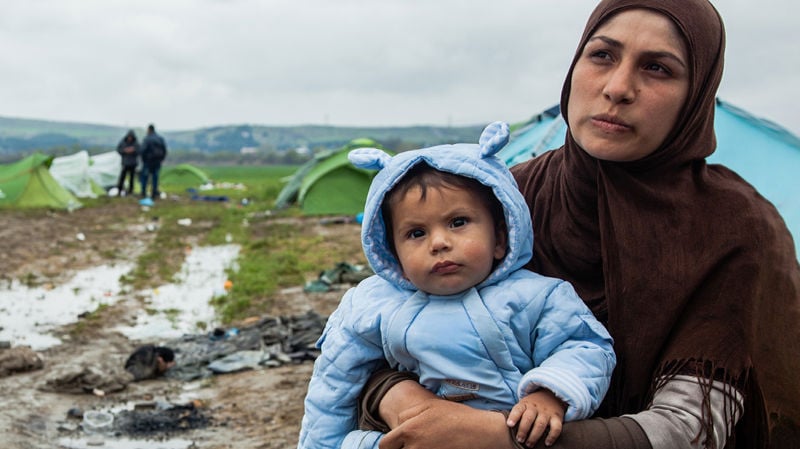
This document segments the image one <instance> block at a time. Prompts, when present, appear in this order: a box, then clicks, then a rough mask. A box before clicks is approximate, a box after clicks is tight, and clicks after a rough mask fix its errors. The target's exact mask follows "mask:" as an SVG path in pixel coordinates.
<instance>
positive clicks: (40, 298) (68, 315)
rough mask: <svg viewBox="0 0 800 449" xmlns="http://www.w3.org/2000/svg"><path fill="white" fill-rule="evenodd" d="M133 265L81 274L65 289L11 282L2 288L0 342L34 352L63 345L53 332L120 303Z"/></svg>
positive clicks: (63, 287)
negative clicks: (124, 279)
mask: <svg viewBox="0 0 800 449" xmlns="http://www.w3.org/2000/svg"><path fill="white" fill-rule="evenodd" d="M131 268H133V265H131V264H116V265H103V266H99V267H94V268H90V269H88V270H84V271H81V272H78V273H77V274H76V275H75V276H74V277H73V278H72V279H70V280H69V281H68V282H66V283H65V284H63V285H60V286H57V287H54V288H49V287H47V286H41V287H28V286H26V285H23V284H21V283H20V282H19V281H16V280H15V281H12V282H10V283H8V284H6V285H3V286H2V288H0V340H2V341H8V342H10V343H11V344H12V346H20V345H27V346H30V347H31V348H32V349H34V350H37V351H39V350H42V349H47V348H49V347H51V346H56V345H58V344H60V343H61V340H59V339H58V338H56V337H54V336H52V335H50V332H52V331H53V330H54V329H56V328H57V327H60V326H64V325H66V324H71V323H75V322H77V321H78V316H79V315H81V314H83V313H87V312H92V311H94V310H96V309H97V307H99V306H100V305H103V304H107V305H111V304H113V303H115V302H116V301H117V300H118V299H119V297H120V296H119V292H120V283H119V279H120V276H122V275H123V274H125V273H127V272H128V271H130V270H131Z"/></svg>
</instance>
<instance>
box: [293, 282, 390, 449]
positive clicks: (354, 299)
mask: <svg viewBox="0 0 800 449" xmlns="http://www.w3.org/2000/svg"><path fill="white" fill-rule="evenodd" d="M363 284H367V285H363ZM369 286H370V283H369V282H366V283H365V282H362V285H359V286H358V287H355V288H353V289H350V290H349V291H348V292H347V293H346V294H345V295H344V297H343V298H342V301H341V303H340V305H339V307H338V308H337V309H336V311H335V312H334V313H333V314H331V316H330V317H329V318H328V322H327V324H326V326H325V330H324V331H323V333H322V336H321V337H320V339H319V341H318V342H317V346H318V347H319V348H320V349H321V354H320V356H319V357H318V358H317V360H316V362H315V363H314V371H313V374H312V377H311V381H310V382H309V386H308V393H307V396H306V399H305V415H304V416H303V421H302V427H301V430H300V437H299V441H298V445H297V447H298V449H306V448H307V449H324V448H331V449H333V448H335V449H339V447H340V446H341V444H342V441H343V439H344V438H345V436H346V435H347V434H348V432H350V431H351V430H354V429H355V428H356V422H357V421H356V414H357V400H358V395H359V393H360V392H361V388H362V387H363V386H364V385H365V384H366V382H367V379H368V378H369V376H370V375H371V374H372V373H373V372H374V371H375V370H376V369H377V368H378V366H379V365H380V363H382V360H383V351H382V348H381V345H380V341H381V340H380V329H379V324H380V321H379V318H378V317H379V314H377V313H376V312H375V311H374V305H375V304H374V302H373V303H372V304H371V305H372V306H373V307H366V305H367V304H365V302H364V298H365V297H366V296H369V295H371V294H372V291H371V290H374V289H370V288H369Z"/></svg>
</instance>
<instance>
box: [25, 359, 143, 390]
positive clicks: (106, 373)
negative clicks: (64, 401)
mask: <svg viewBox="0 0 800 449" xmlns="http://www.w3.org/2000/svg"><path fill="white" fill-rule="evenodd" d="M132 381H133V376H132V375H131V374H130V373H128V372H127V371H125V370H124V369H122V368H121V367H120V366H118V364H111V363H110V362H109V363H104V364H97V363H83V362H80V361H75V362H72V363H69V364H66V365H61V366H58V367H56V368H55V370H54V371H53V372H51V373H50V374H49V375H48V376H47V378H46V379H45V381H44V385H41V386H40V387H39V389H40V390H44V391H54V392H57V393H72V394H83V393H93V394H100V395H104V394H106V393H113V392H116V391H120V390H123V389H125V387H127V386H128V384H129V383H130V382H132Z"/></svg>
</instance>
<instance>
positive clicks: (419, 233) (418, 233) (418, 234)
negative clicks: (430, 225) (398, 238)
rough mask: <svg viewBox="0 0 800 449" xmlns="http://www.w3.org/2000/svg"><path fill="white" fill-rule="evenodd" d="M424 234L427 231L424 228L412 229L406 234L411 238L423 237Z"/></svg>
mask: <svg viewBox="0 0 800 449" xmlns="http://www.w3.org/2000/svg"><path fill="white" fill-rule="evenodd" d="M424 235H425V231H423V230H422V229H412V230H410V231H408V234H406V236H407V237H408V238H409V239H418V238H420V237H423V236H424Z"/></svg>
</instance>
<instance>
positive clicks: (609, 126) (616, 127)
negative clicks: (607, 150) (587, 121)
mask: <svg viewBox="0 0 800 449" xmlns="http://www.w3.org/2000/svg"><path fill="white" fill-rule="evenodd" d="M592 124H593V125H594V126H596V127H598V128H600V129H602V130H603V131H607V132H624V131H630V130H631V129H632V128H633V127H632V126H630V125H629V124H627V123H625V122H624V121H623V120H620V119H619V118H617V117H615V116H613V115H608V114H600V115H595V116H593V117H592Z"/></svg>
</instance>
